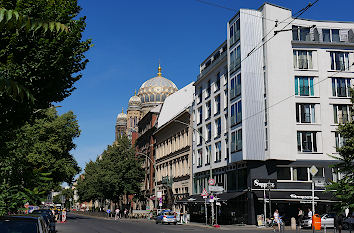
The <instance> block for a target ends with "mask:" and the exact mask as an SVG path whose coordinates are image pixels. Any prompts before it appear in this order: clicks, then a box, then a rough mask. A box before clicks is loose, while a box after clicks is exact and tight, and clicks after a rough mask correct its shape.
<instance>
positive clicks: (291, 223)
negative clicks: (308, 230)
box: [290, 217, 296, 230]
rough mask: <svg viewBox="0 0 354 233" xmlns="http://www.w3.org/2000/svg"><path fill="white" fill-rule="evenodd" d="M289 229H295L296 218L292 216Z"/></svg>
mask: <svg viewBox="0 0 354 233" xmlns="http://www.w3.org/2000/svg"><path fill="white" fill-rule="evenodd" d="M290 226H291V230H296V219H295V218H294V217H292V218H291V220H290Z"/></svg>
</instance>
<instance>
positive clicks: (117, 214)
mask: <svg viewBox="0 0 354 233" xmlns="http://www.w3.org/2000/svg"><path fill="white" fill-rule="evenodd" d="M115 212H116V214H115V216H114V220H117V219H118V218H119V212H120V209H119V208H117V209H116V210H115Z"/></svg>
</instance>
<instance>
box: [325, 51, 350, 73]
mask: <svg viewBox="0 0 354 233" xmlns="http://www.w3.org/2000/svg"><path fill="white" fill-rule="evenodd" d="M330 55H331V70H349V53H347V52H330Z"/></svg>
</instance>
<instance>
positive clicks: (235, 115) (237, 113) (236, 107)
mask: <svg viewBox="0 0 354 233" xmlns="http://www.w3.org/2000/svg"><path fill="white" fill-rule="evenodd" d="M241 121H242V104H241V101H238V102H237V103H235V104H233V105H231V125H235V124H239V123H241Z"/></svg>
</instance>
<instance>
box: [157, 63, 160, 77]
mask: <svg viewBox="0 0 354 233" xmlns="http://www.w3.org/2000/svg"><path fill="white" fill-rule="evenodd" d="M157 70H158V71H159V72H158V73H157V76H159V77H161V66H160V62H159V68H157Z"/></svg>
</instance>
